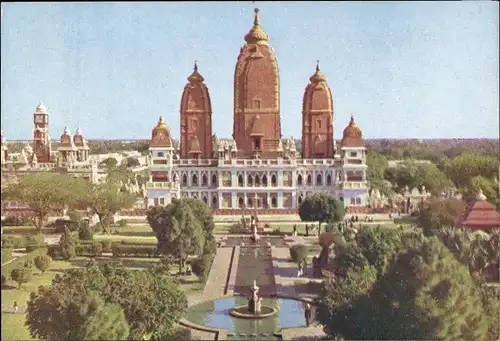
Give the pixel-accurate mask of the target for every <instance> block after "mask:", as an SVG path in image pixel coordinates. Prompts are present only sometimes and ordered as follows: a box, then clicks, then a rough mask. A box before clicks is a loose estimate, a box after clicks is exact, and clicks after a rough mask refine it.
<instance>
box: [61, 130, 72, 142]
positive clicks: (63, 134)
mask: <svg viewBox="0 0 500 341" xmlns="http://www.w3.org/2000/svg"><path fill="white" fill-rule="evenodd" d="M65 136H71V132H70V130H69V128H68V127H64V131H63V133H62V135H61V141H62V140H63V139H64V138H65Z"/></svg>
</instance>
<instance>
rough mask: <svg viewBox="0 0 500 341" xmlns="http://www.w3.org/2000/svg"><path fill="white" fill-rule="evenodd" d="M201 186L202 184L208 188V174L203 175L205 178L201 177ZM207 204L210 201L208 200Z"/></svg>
mask: <svg viewBox="0 0 500 341" xmlns="http://www.w3.org/2000/svg"><path fill="white" fill-rule="evenodd" d="M201 184H202V186H208V177H207V175H206V174H203V176H202V177H201ZM207 202H208V199H207Z"/></svg>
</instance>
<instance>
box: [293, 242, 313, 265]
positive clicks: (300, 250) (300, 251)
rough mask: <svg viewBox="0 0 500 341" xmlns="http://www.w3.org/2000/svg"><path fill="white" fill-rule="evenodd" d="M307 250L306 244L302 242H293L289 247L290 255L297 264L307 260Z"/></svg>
mask: <svg viewBox="0 0 500 341" xmlns="http://www.w3.org/2000/svg"><path fill="white" fill-rule="evenodd" d="M308 252H309V250H308V248H307V246H305V245H302V244H295V245H292V246H291V247H290V257H291V258H292V260H293V261H294V262H295V263H297V264H300V263H303V262H307V254H308Z"/></svg>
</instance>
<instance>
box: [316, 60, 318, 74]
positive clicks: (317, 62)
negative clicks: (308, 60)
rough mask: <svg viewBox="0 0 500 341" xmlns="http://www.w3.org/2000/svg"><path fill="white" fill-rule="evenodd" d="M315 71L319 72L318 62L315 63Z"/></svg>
mask: <svg viewBox="0 0 500 341" xmlns="http://www.w3.org/2000/svg"><path fill="white" fill-rule="evenodd" d="M316 71H318V72H319V60H317V61H316Z"/></svg>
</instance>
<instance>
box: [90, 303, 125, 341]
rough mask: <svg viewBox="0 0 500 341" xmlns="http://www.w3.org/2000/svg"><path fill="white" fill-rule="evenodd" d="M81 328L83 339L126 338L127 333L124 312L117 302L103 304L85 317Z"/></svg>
mask: <svg viewBox="0 0 500 341" xmlns="http://www.w3.org/2000/svg"><path fill="white" fill-rule="evenodd" d="M83 329H84V333H83V334H84V337H83V340H127V337H128V335H129V326H128V323H127V319H126V317H125V313H124V311H123V309H122V307H121V306H120V305H118V304H105V305H104V306H103V307H102V308H101V309H98V310H97V311H96V312H94V313H93V314H92V315H90V316H89V317H88V318H87V320H86V323H85V324H84V325H83Z"/></svg>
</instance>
